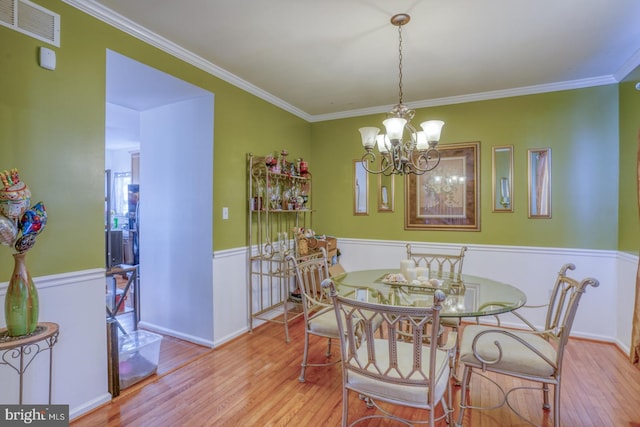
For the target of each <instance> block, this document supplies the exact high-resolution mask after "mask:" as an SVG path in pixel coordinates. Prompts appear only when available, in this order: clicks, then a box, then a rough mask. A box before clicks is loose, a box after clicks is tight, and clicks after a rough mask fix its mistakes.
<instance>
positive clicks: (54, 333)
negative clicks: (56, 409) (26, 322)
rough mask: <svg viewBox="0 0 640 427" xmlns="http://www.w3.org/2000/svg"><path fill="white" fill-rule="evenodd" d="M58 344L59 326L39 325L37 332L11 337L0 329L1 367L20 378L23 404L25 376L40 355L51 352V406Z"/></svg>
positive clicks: (45, 323) (20, 392)
mask: <svg viewBox="0 0 640 427" xmlns="http://www.w3.org/2000/svg"><path fill="white" fill-rule="evenodd" d="M57 342H58V324H57V323H50V322H42V323H38V326H37V327H36V330H35V331H34V332H32V333H31V334H28V335H23V336H20V337H11V336H9V334H8V333H7V330H6V329H0V365H7V366H9V367H11V368H12V369H13V370H14V371H16V372H17V373H18V376H19V377H20V390H19V401H18V403H19V404H20V405H21V404H22V391H23V387H22V386H23V381H22V380H23V376H24V373H25V372H26V371H27V368H29V365H31V362H33V360H34V359H35V358H36V356H38V354H40V353H42V352H44V351H47V350H48V351H49V405H50V404H51V370H52V368H53V346H54V345H55V344H56V343H57Z"/></svg>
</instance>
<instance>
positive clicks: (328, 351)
mask: <svg viewBox="0 0 640 427" xmlns="http://www.w3.org/2000/svg"><path fill="white" fill-rule="evenodd" d="M330 356H331V338H327V357H330Z"/></svg>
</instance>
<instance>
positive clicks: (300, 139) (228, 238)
mask: <svg viewBox="0 0 640 427" xmlns="http://www.w3.org/2000/svg"><path fill="white" fill-rule="evenodd" d="M37 3H39V4H41V5H42V6H44V7H46V8H47V9H49V10H52V11H53V12H56V13H59V14H60V15H61V46H60V48H55V47H51V46H47V47H50V48H52V49H53V50H54V51H55V52H56V55H57V69H56V70H55V71H49V70H45V69H43V68H40V67H39V66H38V61H37V53H38V47H39V46H46V44H45V43H43V42H40V41H38V40H36V39H33V38H31V37H28V36H26V35H24V34H21V33H19V32H16V31H14V30H10V29H8V28H5V27H0V75H1V76H2V78H0V170H4V169H10V168H13V167H16V168H18V169H19V170H20V174H21V178H22V179H23V181H25V182H26V183H27V184H28V185H29V186H30V188H31V191H32V193H33V197H32V203H35V202H37V201H39V200H43V201H44V202H45V204H46V207H47V212H48V216H49V219H48V221H49V222H48V224H47V227H46V229H45V231H44V232H43V233H42V234H41V235H40V236H39V237H38V241H37V243H36V246H35V247H34V248H33V249H32V250H31V251H30V252H29V257H28V259H27V262H28V265H29V269H30V271H31V273H32V275H34V276H40V275H47V274H55V273H63V272H68V271H76V270H84V269H89V268H102V267H104V167H105V147H104V126H105V61H106V50H107V49H111V50H114V51H116V52H118V53H121V54H123V55H125V56H128V57H130V58H133V59H135V60H137V61H140V62H142V63H144V64H147V65H149V66H152V67H154V68H157V69H159V70H161V71H164V72H166V73H169V74H171V75H173V76H175V77H177V78H180V79H182V80H185V81H187V82H189V83H192V84H194V85H197V86H199V87H202V88H203V89H206V90H208V91H210V92H212V93H214V94H215V106H214V109H215V110H214V111H215V112H214V115H215V117H214V126H215V128H214V141H215V145H214V159H215V162H214V201H213V203H214V206H213V207H211V206H203V210H204V211H205V212H207V213H208V212H209V211H211V210H212V209H213V218H214V219H213V227H214V247H213V248H212V250H221V249H226V248H235V247H241V246H244V245H246V205H247V203H246V201H245V199H246V197H245V195H246V175H247V172H246V154H247V153H248V152H254V153H256V154H265V153H267V152H271V151H273V150H274V149H281V148H287V149H288V150H289V153H291V156H295V157H300V156H301V157H305V158H309V157H310V144H309V141H310V125H309V124H308V123H307V122H305V121H304V120H302V119H300V118H298V117H296V116H294V115H292V114H290V113H288V112H285V111H283V110H281V109H280V108H278V107H275V106H273V105H271V104H269V103H267V102H265V101H263V100H261V99H259V98H257V97H255V96H253V95H250V94H248V93H247V92H244V91H242V90H240V89H238V88H236V87H234V86H232V85H230V84H228V83H226V82H223V81H222V80H220V79H218V78H215V77H213V76H211V75H210V74H208V73H206V72H204V71H202V70H200V69H198V68H196V67H193V66H191V65H189V64H187V63H185V62H183V61H181V60H179V59H176V58H174V57H172V56H170V55H168V54H166V53H164V52H162V51H160V50H159V49H156V48H154V47H151V46H149V45H147V44H145V43H143V42H141V41H139V40H137V39H135V38H133V37H131V36H129V35H127V34H125V33H123V32H121V31H119V30H116V29H115V28H113V27H111V26H109V25H107V24H105V23H103V22H101V21H99V20H97V19H94V18H92V17H90V16H89V15H87V14H84V13H82V12H80V11H79V10H77V9H75V8H73V7H71V6H68V5H66V4H65V3H62V2H60V1H44V0H41V1H37ZM176 143H177V144H178V143H179V141H176ZM185 172H188V171H175V173H176V178H179V176H180V174H183V173H185ZM222 206H227V207H229V213H230V219H229V220H226V221H223V220H222V215H221V210H222ZM187 243H188V242H185V244H187ZM0 253H5V254H6V255H2V256H0V281H5V280H8V279H9V275H10V274H11V270H12V267H13V262H12V260H11V256H10V255H9V254H10V253H11V251H10V249H9V248H0Z"/></svg>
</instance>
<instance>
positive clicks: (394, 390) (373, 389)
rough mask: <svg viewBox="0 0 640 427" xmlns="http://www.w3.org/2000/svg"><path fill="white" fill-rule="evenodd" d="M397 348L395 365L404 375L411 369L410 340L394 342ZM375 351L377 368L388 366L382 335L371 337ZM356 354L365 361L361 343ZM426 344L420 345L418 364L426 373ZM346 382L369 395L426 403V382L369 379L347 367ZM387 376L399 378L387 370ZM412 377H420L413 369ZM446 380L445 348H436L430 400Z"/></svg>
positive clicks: (437, 395) (386, 344)
mask: <svg viewBox="0 0 640 427" xmlns="http://www.w3.org/2000/svg"><path fill="white" fill-rule="evenodd" d="M397 351H398V369H399V371H400V372H402V373H403V374H405V375H407V374H408V373H409V372H411V370H412V367H413V344H412V343H406V342H398V343H397ZM375 352H376V359H377V366H378V367H379V368H381V369H386V368H388V366H389V341H388V340H385V339H376V340H375ZM357 353H358V357H359V360H360V361H361V362H362V363H365V364H366V362H367V360H368V358H367V345H366V343H363V344H362V345H361V346H360V347H359V348H358V351H357ZM429 359H430V358H429V346H424V350H423V352H422V364H423V365H422V366H423V371H424V372H426V374H427V375H428V373H429ZM368 370H369V371H371V372H374V373H377V371H376V369H375V367H373V366H370V367H369V368H368ZM346 374H347V381H346V383H347V384H346V386H347V387H349V388H352V389H354V390H357V391H358V392H359V393H362V394H364V395H367V396H370V397H372V398H378V399H383V400H384V399H387V400H390V401H402V402H408V403H409V404H411V405H412V406H417V407H426V406H427V390H428V387H426V386H409V385H400V384H394V383H393V382H392V381H393V379H389V380H388V381H380V380H377V379H372V378H369V377H366V376H364V375H361V374H358V373H355V372H353V371H348V372H347V373H346ZM388 375H389V376H390V377H395V378H399V375H398V374H397V373H396V372H390V373H389V374H388ZM411 378H412V379H420V378H422V376H421V375H419V373H418V372H414V374H413V375H412V376H411ZM448 380H449V362H448V355H447V352H445V351H442V350H438V351H437V353H436V380H435V390H434V391H435V395H434V402H435V403H437V402H438V401H439V400H440V399H441V398H442V395H443V394H444V392H445V391H446V389H447V383H448Z"/></svg>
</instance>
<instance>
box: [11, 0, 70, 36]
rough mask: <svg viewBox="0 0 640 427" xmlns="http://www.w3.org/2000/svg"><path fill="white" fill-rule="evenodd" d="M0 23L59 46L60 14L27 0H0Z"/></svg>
mask: <svg viewBox="0 0 640 427" xmlns="http://www.w3.org/2000/svg"><path fill="white" fill-rule="evenodd" d="M0 25H3V26H5V27H9V28H13V29H14V30H16V31H20V32H21V33H24V34H27V35H29V36H31V37H34V38H36V39H38V40H42V41H44V42H47V43H51V44H52V45H54V46H57V47H60V15H58V14H57V13H53V12H51V11H50V10H47V9H45V8H44V7H42V6H39V5H37V4H34V3H31V2H30V1H28V0H0Z"/></svg>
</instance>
